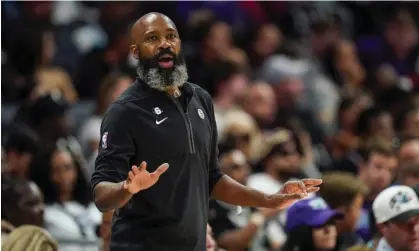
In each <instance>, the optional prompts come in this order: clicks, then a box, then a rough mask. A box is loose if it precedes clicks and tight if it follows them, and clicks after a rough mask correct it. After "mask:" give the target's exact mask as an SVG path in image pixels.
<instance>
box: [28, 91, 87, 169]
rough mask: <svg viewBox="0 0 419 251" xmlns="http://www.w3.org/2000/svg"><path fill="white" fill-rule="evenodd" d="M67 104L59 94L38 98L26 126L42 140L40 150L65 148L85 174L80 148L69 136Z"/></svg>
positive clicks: (84, 161) (85, 167)
mask: <svg viewBox="0 0 419 251" xmlns="http://www.w3.org/2000/svg"><path fill="white" fill-rule="evenodd" d="M69 110H70V107H69V104H68V102H67V101H66V100H64V99H63V97H62V96H61V95H60V94H49V95H46V96H42V97H40V98H39V99H38V100H37V101H36V102H35V103H34V104H33V106H32V107H31V108H30V110H29V114H28V115H29V116H28V124H29V125H30V126H32V127H33V128H34V129H35V131H36V132H37V133H38V134H39V136H40V137H41V138H42V141H41V143H42V147H41V149H49V148H53V147H55V146H59V147H63V148H66V149H67V150H68V151H69V152H70V153H71V154H72V156H73V158H74V160H75V162H76V164H77V165H78V166H79V167H80V168H82V169H83V171H84V172H85V173H86V170H87V163H86V160H85V158H84V155H83V152H82V149H81V146H80V144H79V142H78V141H77V140H76V138H75V137H73V136H72V135H71V121H70V117H69Z"/></svg>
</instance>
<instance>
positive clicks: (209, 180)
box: [91, 79, 222, 251]
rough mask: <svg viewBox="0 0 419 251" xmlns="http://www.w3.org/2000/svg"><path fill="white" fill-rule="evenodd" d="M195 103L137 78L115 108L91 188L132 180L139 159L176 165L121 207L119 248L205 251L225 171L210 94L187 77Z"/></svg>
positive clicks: (150, 166)
mask: <svg viewBox="0 0 419 251" xmlns="http://www.w3.org/2000/svg"><path fill="white" fill-rule="evenodd" d="M181 91H182V95H186V96H185V98H186V102H187V106H186V109H183V107H182V105H181V102H179V101H178V100H177V99H176V98H174V97H172V96H170V95H168V94H167V93H165V92H161V91H157V90H154V89H151V88H150V87H149V86H148V85H147V84H145V83H144V82H142V81H141V80H139V79H137V80H136V81H135V82H134V83H133V85H132V86H131V87H129V88H128V89H127V90H126V91H125V92H124V93H123V94H122V95H121V96H120V97H119V98H118V99H117V100H116V101H115V102H114V103H112V105H111V106H110V108H109V109H108V111H107V113H106V115H105V117H104V119H103V121H102V126H101V135H102V136H101V137H102V138H101V142H100V147H99V154H98V157H97V159H96V164H95V171H94V173H93V174H92V179H91V188H92V192H93V191H94V187H95V186H96V185H97V184H98V183H100V182H102V181H108V182H121V181H124V180H126V178H127V176H128V172H129V171H130V169H131V166H132V165H140V163H141V162H142V161H146V162H147V170H148V171H149V172H153V171H155V170H156V168H157V167H158V166H160V165H161V164H162V163H166V162H167V163H169V165H170V166H169V169H168V170H167V171H166V172H165V173H164V174H162V175H161V176H160V179H159V181H158V182H157V183H156V184H155V185H154V186H152V187H150V188H149V189H146V190H142V191H140V192H139V193H137V194H135V195H134V196H133V198H132V199H131V200H130V201H129V202H128V203H127V204H126V205H125V206H124V207H122V208H120V209H118V210H116V211H115V213H114V218H113V224H112V236H111V251H119V250H121V251H122V250H124V251H130V250H138V251H142V250H147V251H166V250H167V251H169V250H170V251H204V250H205V249H206V247H205V246H206V224H207V220H208V204H209V197H210V193H211V191H212V188H213V187H214V185H215V184H216V183H217V181H218V180H219V179H220V177H221V176H222V173H221V172H220V169H219V165H218V159H217V155H218V149H217V127H216V123H215V117H214V109H213V104H212V100H211V97H210V95H209V94H208V93H207V92H206V91H205V90H204V89H202V88H200V87H199V86H197V85H195V84H192V83H188V82H187V83H185V85H184V86H183V87H182V89H181Z"/></svg>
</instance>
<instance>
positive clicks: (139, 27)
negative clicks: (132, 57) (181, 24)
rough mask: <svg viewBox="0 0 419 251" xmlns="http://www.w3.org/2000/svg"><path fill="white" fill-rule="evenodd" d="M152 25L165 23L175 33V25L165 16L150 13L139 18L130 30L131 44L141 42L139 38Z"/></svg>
mask: <svg viewBox="0 0 419 251" xmlns="http://www.w3.org/2000/svg"><path fill="white" fill-rule="evenodd" d="M154 23H160V24H161V23H166V24H167V25H168V26H170V27H171V28H172V29H173V30H175V31H177V29H176V25H175V23H173V21H172V20H171V19H170V18H169V17H168V16H166V15H164V14H161V13H158V12H150V13H148V14H145V15H144V16H142V17H140V18H139V19H138V20H137V21H136V22H135V23H134V25H133V26H132V28H131V43H132V44H138V42H139V41H141V36H144V34H145V33H146V32H147V30H148V29H149V26H152V25H153V24H154Z"/></svg>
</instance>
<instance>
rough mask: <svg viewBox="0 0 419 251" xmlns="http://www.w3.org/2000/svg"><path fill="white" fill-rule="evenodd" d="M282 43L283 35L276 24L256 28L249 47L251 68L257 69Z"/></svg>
mask: <svg viewBox="0 0 419 251" xmlns="http://www.w3.org/2000/svg"><path fill="white" fill-rule="evenodd" d="M282 43H283V36H282V33H281V31H280V30H279V28H278V27H277V26H276V25H274V24H263V25H261V26H260V27H259V29H257V31H256V34H255V37H254V38H253V41H252V43H251V46H250V49H249V54H250V58H251V65H252V69H253V70H258V68H259V67H260V66H262V64H263V62H264V61H265V60H266V59H268V58H269V57H270V56H272V55H273V54H275V53H276V52H278V51H279V49H280V48H281V46H282Z"/></svg>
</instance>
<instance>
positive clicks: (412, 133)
mask: <svg viewBox="0 0 419 251" xmlns="http://www.w3.org/2000/svg"><path fill="white" fill-rule="evenodd" d="M401 134H402V136H403V138H405V139H409V138H416V137H418V136H419V109H418V108H415V109H411V110H409V111H408V112H407V114H406V115H405V116H404V119H403V125H402V129H401Z"/></svg>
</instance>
